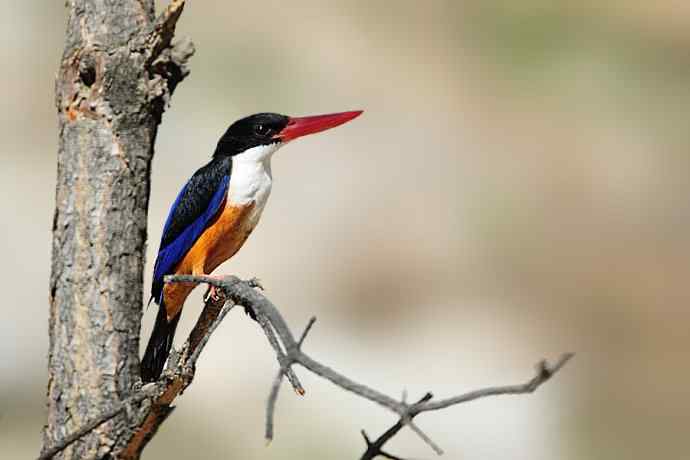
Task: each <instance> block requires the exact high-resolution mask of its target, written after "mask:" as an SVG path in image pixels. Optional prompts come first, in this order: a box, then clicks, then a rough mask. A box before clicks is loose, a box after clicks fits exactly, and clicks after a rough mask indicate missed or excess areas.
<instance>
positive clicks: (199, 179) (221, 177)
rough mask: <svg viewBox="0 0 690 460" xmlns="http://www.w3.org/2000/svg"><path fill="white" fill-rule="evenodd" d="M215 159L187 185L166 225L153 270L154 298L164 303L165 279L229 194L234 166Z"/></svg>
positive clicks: (174, 204)
mask: <svg viewBox="0 0 690 460" xmlns="http://www.w3.org/2000/svg"><path fill="white" fill-rule="evenodd" d="M218 166H219V165H214V164H213V162H211V163H209V164H208V165H206V166H205V167H203V168H201V169H200V170H199V171H197V172H196V173H195V174H194V176H192V178H191V179H190V180H189V181H188V182H187V183H186V184H185V186H184V187H183V188H182V190H181V191H180V193H179V194H178V195H177V198H176V199H175V202H174V203H173V205H172V207H171V208H170V212H169V213H168V218H167V219H166V221H165V226H164V228H163V236H162V237H161V245H160V249H158V257H156V264H155V267H154V271H153V283H152V286H151V297H152V298H153V299H155V301H156V303H158V304H160V303H161V300H162V293H163V278H164V277H165V275H169V274H171V273H172V272H173V271H174V269H175V266H176V265H177V264H178V263H179V262H180V261H181V260H182V259H183V258H184V256H185V254H187V251H189V250H190V249H191V247H192V246H193V245H194V243H195V242H196V240H197V239H198V238H199V237H200V236H201V234H202V233H203V232H204V230H206V228H207V227H208V225H209V223H210V222H211V221H212V220H213V218H214V217H215V216H216V215H217V214H218V212H219V211H220V208H221V205H222V204H223V202H224V201H225V197H226V196H227V192H228V186H229V183H230V174H229V173H230V168H229V165H226V167H225V168H223V167H222V166H223V165H220V166H221V167H218Z"/></svg>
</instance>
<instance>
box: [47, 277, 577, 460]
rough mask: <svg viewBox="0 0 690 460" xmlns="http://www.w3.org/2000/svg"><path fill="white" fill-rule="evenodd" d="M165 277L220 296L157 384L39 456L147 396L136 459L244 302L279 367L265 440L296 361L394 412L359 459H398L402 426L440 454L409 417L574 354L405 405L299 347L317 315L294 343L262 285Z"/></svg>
mask: <svg viewBox="0 0 690 460" xmlns="http://www.w3.org/2000/svg"><path fill="white" fill-rule="evenodd" d="M165 281H166V282H197V283H200V282H204V283H207V284H209V285H212V286H215V287H217V288H220V289H219V291H220V292H221V293H222V294H223V295H222V296H221V298H220V299H213V298H210V299H209V300H208V301H207V303H206V305H205V307H204V309H203V311H202V313H201V315H200V317H199V319H198V321H197V323H196V325H195V326H194V329H193V330H192V332H191V333H190V335H189V339H188V340H187V342H186V343H185V345H184V347H183V349H182V351H181V352H180V353H177V352H174V353H172V354H171V356H170V358H169V363H168V368H167V369H166V371H165V372H164V374H163V376H162V377H161V379H160V381H159V382H157V383H156V384H154V385H153V386H150V385H147V386H145V387H144V388H142V389H141V390H140V391H139V392H137V393H135V394H134V395H133V396H131V397H130V398H129V399H128V400H126V401H124V402H123V403H121V404H120V405H119V406H117V407H116V408H115V409H113V410H112V411H110V412H107V413H104V414H102V415H101V416H99V417H97V418H96V419H94V420H92V421H91V422H89V423H87V424H86V425H84V426H83V427H81V428H80V429H79V430H77V431H76V432H75V433H73V434H71V435H70V436H68V437H67V438H65V440H63V442H61V443H60V444H58V445H56V446H55V447H52V448H50V449H48V450H46V451H45V453H44V454H42V455H41V457H40V458H41V459H48V458H51V457H52V456H53V455H55V453H57V452H60V451H61V450H62V449H64V448H65V447H66V446H68V445H69V444H70V443H72V442H74V441H75V440H77V439H79V438H80V437H81V436H84V435H85V434H87V433H88V432H90V431H91V430H93V429H94V428H96V427H97V426H99V425H100V424H102V423H104V422H106V421H107V420H110V419H111V418H113V417H114V416H115V415H117V414H118V413H120V412H122V411H123V410H126V409H127V408H128V407H131V406H132V405H134V404H137V403H141V402H143V401H145V400H147V399H151V403H150V404H149V405H148V406H146V404H144V406H145V407H143V409H142V413H141V416H140V417H139V419H138V420H137V423H136V424H135V426H134V429H133V430H134V434H133V435H132V437H131V439H130V442H129V444H128V446H127V448H126V449H125V450H124V451H123V453H121V458H125V459H134V458H138V455H139V454H140V452H141V450H142V449H143V448H144V447H145V445H146V443H147V442H148V441H149V440H150V439H151V437H152V436H153V435H154V434H155V432H156V430H157V429H158V427H159V426H160V425H161V424H162V423H163V421H165V419H166V418H167V417H168V416H169V415H170V412H171V411H172V409H171V407H170V404H171V403H172V402H173V400H174V399H175V398H176V397H177V396H178V395H180V394H182V392H183V391H184V390H185V388H187V386H189V385H190V384H191V382H192V379H193V378H194V373H195V367H196V361H197V359H198V358H199V356H200V354H201V352H202V351H203V349H204V347H205V346H206V344H207V342H208V340H209V338H210V336H211V335H212V334H213V332H214V331H215V329H216V328H217V327H218V325H219V324H220V323H221V322H222V321H223V319H224V318H225V316H226V315H227V313H228V312H229V311H230V309H231V308H232V307H233V306H234V305H235V304H239V305H243V306H245V307H248V308H251V309H252V310H253V311H254V313H255V315H256V319H257V321H258V322H259V324H260V325H261V326H262V328H263V331H264V333H265V334H266V337H267V339H268V341H269V343H270V344H271V346H272V348H273V349H274V351H275V353H276V357H277V360H278V363H279V366H280V370H279V371H278V373H277V375H276V377H275V379H274V381H273V384H272V387H271V392H270V394H269V398H268V402H267V407H266V433H265V436H266V439H267V441H268V442H270V441H271V440H272V439H273V434H274V423H273V419H274V412H275V405H276V401H277V398H278V394H279V390H280V385H281V383H282V379H283V377H284V376H286V377H287V378H288V380H290V381H291V383H292V385H293V387H294V388H295V390H296V391H297V392H298V393H299V394H303V392H304V389H303V388H302V385H301V383H300V382H299V380H298V379H297V376H296V375H295V374H294V372H293V371H292V366H293V365H294V364H300V365H301V366H302V367H304V368H306V369H308V370H310V371H311V372H312V373H314V374H316V375H319V376H321V377H323V378H325V379H326V380H329V381H331V382H333V383H334V384H335V385H337V386H339V387H341V388H343V389H345V390H348V391H350V392H352V393H355V394H357V395H359V396H361V397H363V398H365V399H368V400H370V401H372V402H375V403H377V404H379V405H381V406H384V407H386V408H388V409H390V410H391V411H393V412H395V413H396V414H398V416H399V420H398V422H396V424H395V425H393V426H392V427H391V428H389V429H388V430H387V431H386V432H385V433H383V434H382V435H381V436H380V437H379V438H378V439H376V441H373V442H372V441H371V440H370V439H369V437H368V436H367V435H366V433H365V432H364V431H363V430H362V435H363V437H364V440H365V441H366V444H367V449H366V451H365V452H364V454H363V455H362V457H361V459H362V460H370V459H373V458H374V457H376V456H383V457H386V458H389V459H392V460H401V459H400V457H396V456H394V455H392V454H390V453H387V452H385V451H383V446H384V444H386V442H388V441H389V440H390V439H391V438H392V437H393V436H395V435H396V434H397V433H398V432H399V431H400V430H401V429H402V428H403V427H404V426H406V425H407V426H409V427H410V428H411V429H412V430H413V431H415V433H417V435H418V436H420V438H421V439H422V440H423V441H424V442H426V443H427V444H428V445H429V446H430V447H431V448H432V449H433V450H434V451H435V452H436V453H438V454H439V455H440V454H442V453H443V451H442V450H441V448H440V447H439V446H438V445H436V443H434V441H432V440H431V438H429V436H428V435H426V434H425V433H424V432H423V431H422V430H421V429H420V428H419V427H418V426H417V425H416V424H414V422H413V419H414V418H415V417H416V416H417V415H419V414H420V413H422V412H428V411H433V410H440V409H444V408H447V407H450V406H453V405H456V404H460V403H464V402H468V401H472V400H475V399H479V398H483V397H488V396H496V395H503V394H524V393H531V392H533V391H535V390H536V389H537V388H538V387H539V386H540V385H541V384H543V383H544V382H546V381H547V380H549V379H550V378H551V377H552V376H553V375H554V374H555V373H556V372H558V371H559V370H560V369H561V368H562V367H563V366H564V365H565V364H566V363H567V362H568V360H570V359H571V358H572V357H573V354H572V353H567V354H564V355H563V356H561V358H560V359H559V360H558V361H557V362H556V364H555V365H554V366H551V367H550V366H549V365H548V363H546V361H542V362H540V363H539V365H538V367H537V375H535V376H534V377H533V378H532V379H530V380H529V381H527V382H526V383H524V384H520V385H509V386H502V387H489V388H485V389H482V390H477V391H472V392H469V393H465V394H462V395H460V396H455V397H451V398H447V399H443V400H441V401H437V402H433V403H432V402H430V401H431V399H432V394H431V393H427V394H426V395H424V397H422V398H421V399H420V400H419V401H417V402H416V403H414V404H408V403H407V402H406V398H407V395H406V392H403V398H402V400H401V401H397V400H395V399H394V398H391V397H390V396H387V395H385V394H383V393H381V392H379V391H377V390H374V389H372V388H370V387H368V386H366V385H362V384H360V383H357V382H355V381H353V380H351V379H349V378H348V377H345V376H344V375H342V374H340V373H338V372H336V371H335V370H333V369H331V368H329V367H327V366H325V365H323V364H321V363H320V362H318V361H316V360H314V359H312V358H311V357H309V356H308V355H307V354H306V353H304V352H303V351H302V350H301V346H302V344H303V342H304V340H305V339H306V337H307V335H308V333H309V331H310V330H311V329H312V327H313V325H314V322H315V321H316V318H311V319H310V320H309V323H308V324H307V326H306V328H305V329H304V331H303V332H302V334H301V336H300V338H299V340H297V341H296V340H295V338H294V335H293V334H292V332H291V331H290V329H289V327H288V326H287V323H286V322H285V319H284V318H283V317H282V315H281V314H280V312H279V311H278V309H277V308H276V307H275V306H274V305H273V304H272V303H271V302H270V301H269V300H268V299H267V298H266V297H265V296H264V295H263V294H261V293H260V292H258V291H257V290H256V289H255V288H256V287H258V286H260V285H259V284H257V282H256V281H255V280H252V281H242V280H240V279H239V278H237V277H234V276H230V277H226V278H223V279H217V278H212V277H209V276H192V275H171V276H167V277H166V279H165ZM226 299H227V300H230V301H231V302H232V303H231V304H230V305H227V306H226ZM300 390H301V391H300Z"/></svg>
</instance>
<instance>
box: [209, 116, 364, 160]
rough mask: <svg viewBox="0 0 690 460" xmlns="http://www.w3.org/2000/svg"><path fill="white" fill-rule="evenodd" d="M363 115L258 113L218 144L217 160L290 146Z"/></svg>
mask: <svg viewBox="0 0 690 460" xmlns="http://www.w3.org/2000/svg"><path fill="white" fill-rule="evenodd" d="M361 114H362V111H361V110H355V111H351V112H339V113H328V114H325V115H312V116H309V117H288V116H286V115H280V114H277V113H257V114H256V115H250V116H248V117H247V118H243V119H241V120H237V121H236V122H235V123H233V124H232V125H230V127H229V128H228V130H227V131H225V134H223V137H221V138H220V140H219V141H218V147H216V152H215V153H214V154H213V156H214V157H217V156H233V155H237V154H240V153H242V152H244V151H246V150H247V149H251V148H252V147H258V146H260V145H269V144H275V143H278V142H281V143H285V142H290V141H292V140H294V139H297V138H299V137H302V136H307V135H309V134H314V133H320V132H321V131H325V130H327V129H331V128H335V127H336V126H340V125H342V124H343V123H347V122H348V121H350V120H352V119H353V118H356V117H358V116H359V115H361Z"/></svg>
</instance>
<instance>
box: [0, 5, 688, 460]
mask: <svg viewBox="0 0 690 460" xmlns="http://www.w3.org/2000/svg"><path fill="white" fill-rule="evenodd" d="M3 3H4V4H3V11H4V14H3V15H2V16H0V24H2V27H0V34H2V37H3V43H4V46H2V48H1V51H0V52H1V53H2V62H3V72H2V78H3V80H4V81H3V84H2V100H3V105H4V107H5V109H4V110H3V111H2V113H1V114H0V119H1V122H0V143H1V148H0V152H1V153H0V155H2V163H1V167H0V192H1V193H0V209H1V211H2V212H1V215H2V225H0V252H1V253H2V254H3V260H4V263H3V264H2V265H1V266H0V277H1V278H2V285H3V286H4V289H3V290H4V292H3V297H4V299H3V300H4V302H3V304H4V307H3V308H4V310H5V317H4V318H5V319H4V321H2V322H0V444H1V445H2V446H3V457H4V458H12V459H14V458H32V457H35V456H36V455H37V453H38V450H39V446H40V439H41V438H40V433H41V427H42V425H43V423H44V420H45V404H44V396H45V385H46V359H47V358H46V350H47V319H48V308H47V307H48V301H47V297H48V295H47V294H48V293H47V285H48V275H49V254H50V239H51V234H50V227H51V219H52V212H53V204H54V181H55V158H56V139H57V132H56V115H55V109H54V105H53V80H54V75H55V71H56V69H57V67H58V62H59V59H60V55H61V51H62V40H63V35H64V27H65V22H66V10H65V9H64V7H63V2H57V1H53V2H16V1H15V2H10V1H4V2H3ZM157 3H158V6H159V7H161V6H163V4H164V2H157ZM177 35H178V37H183V36H189V37H191V38H192V39H193V40H194V42H195V44H196V47H197V53H196V55H195V56H194V57H193V58H192V62H191V68H192V74H191V76H190V77H189V79H188V80H186V81H185V82H184V83H183V84H182V85H180V87H179V88H178V90H177V92H176V94H175V96H174V98H173V100H172V106H171V108H170V109H169V110H168V111H167V112H166V114H165V116H164V120H163V124H162V126H161V129H160V132H159V136H158V143H157V150H156V157H155V160H154V164H153V185H152V193H151V209H150V213H149V225H150V233H149V235H150V239H151V242H152V243H151V244H150V245H149V248H148V253H149V257H148V260H149V263H148V265H149V266H148V267H147V278H146V283H147V285H148V282H149V281H150V274H151V273H150V272H151V269H152V264H153V258H154V257H155V250H156V247H157V241H158V240H159V238H160V232H161V227H162V223H163V221H164V219H165V215H166V213H167V207H168V206H169V204H170V203H171V202H172V200H173V199H174V197H175V195H176V194H177V191H178V190H179V188H180V187H181V185H182V184H183V183H184V182H185V180H186V179H187V178H188V176H190V175H191V174H192V173H193V172H194V170H195V169H196V168H197V167H198V166H200V165H202V164H203V163H205V162H206V161H207V159H208V158H209V156H210V154H211V152H212V151H213V148H214V147H215V143H216V141H217V139H218V137H219V136H220V135H221V134H222V132H223V131H224V130H225V128H226V127H227V126H228V124H229V123H231V122H232V121H234V120H235V119H237V118H239V117H241V116H244V115H247V114H250V113H254V112H258V111H277V112H282V113H287V114H293V115H303V114H314V113H323V112H332V111H340V110H350V109H359V108H362V109H365V113H364V115H363V116H362V117H360V118H359V119H357V120H356V121H354V122H352V123H350V124H348V125H347V126H343V127H341V128H339V129H337V130H334V131H331V132H328V133H325V134H323V135H319V136H314V137H309V138H307V139H304V140H302V141H299V142H295V143H294V144H291V145H290V146H288V147H286V148H284V149H282V150H281V151H280V152H279V153H278V154H277V155H276V156H275V157H274V160H273V169H274V186H273V194H272V197H271V199H270V202H269V205H268V208H267V209H266V212H265V213H264V216H263V219H262V222H261V224H260V225H259V227H258V228H257V230H256V231H255V232H254V234H253V235H252V237H251V238H250V240H249V241H248V243H247V244H246V245H245V247H244V248H243V249H242V251H241V252H240V253H239V254H238V256H236V257H235V258H234V259H232V261H230V262H229V263H226V264H225V265H224V266H223V267H221V269H219V271H221V272H223V273H233V274H237V275H239V276H242V277H250V276H258V277H259V278H261V279H262V281H263V282H264V284H265V286H266V288H267V293H268V295H269V296H270V298H271V299H272V300H273V301H274V302H275V303H276V304H277V305H278V306H280V307H281V308H282V310H283V312H284V314H285V315H286V317H287V319H288V321H289V322H290V324H291V325H292V326H293V327H294V328H295V329H301V328H302V327H303V325H305V324H306V322H307V320H308V318H309V317H310V316H311V315H314V314H315V315H317V316H318V322H317V324H316V327H315V329H314V330H313V332H312V334H311V335H310V337H309V339H308V341H307V343H306V350H307V351H308V352H309V353H310V354H312V355H313V356H314V357H315V358H317V359H320V360H322V361H323V362H325V363H327V364H329V365H331V366H333V367H335V368H337V369H338V370H340V371H342V372H344V373H346V374H348V375H350V376H352V377H354V378H356V379H357V380H359V381H362V382H364V383H367V384H370V385H372V386H374V387H375V388H377V389H379V390H382V391H385V392H388V393H389V394H392V395H400V394H401V392H402V390H403V389H407V390H408V392H409V394H410V398H417V397H419V396H421V395H422V394H423V393H424V392H426V391H428V390H431V391H433V392H434V394H435V395H436V396H437V397H444V396H450V395H453V394H458V393H461V392H464V391H468V390H472V389H476V388H479V387H483V386H489V385H498V384H509V383H520V382H523V381H526V380H527V379H528V378H530V377H531V376H532V375H533V365H534V364H535V363H536V362H537V361H538V360H539V359H541V358H551V359H555V358H556V357H557V356H558V355H559V354H560V353H561V352H563V351H575V352H577V353H578V355H577V356H576V358H575V360H573V361H572V362H571V363H570V364H569V365H568V366H567V367H566V368H565V369H564V370H563V371H562V373H560V374H558V375H557V376H556V377H555V378H554V379H553V381H551V382H549V383H548V384H546V385H545V386H543V387H542V388H541V389H540V390H539V391H538V392H537V393H535V394H533V395H530V396H516V397H502V398H495V399H486V400H481V401H477V402H474V403H471V404H467V405H463V406H458V407H455V408H452V409H449V410H446V411H443V412H439V413H433V414H425V415H422V416H420V417H419V418H418V423H419V425H420V426H421V427H422V428H423V429H425V430H426V432H427V433H429V434H430V435H431V436H432V437H433V438H434V439H435V440H436V441H437V442H438V443H439V444H440V445H441V446H442V447H443V448H444V449H445V450H446V457H445V458H449V459H460V458H462V459H482V460H491V459H506V458H510V459H530V460H546V459H568V460H570V459H594V460H597V459H650V458H658V459H685V458H688V445H687V433H688V426H690V311H689V309H688V306H689V305H690V290H689V287H688V285H689V283H690V281H689V277H690V236H689V235H690V200H688V196H689V195H690V154H689V153H688V148H689V147H690V129H688V119H689V118H690V109H689V107H690V52H689V49H690V3H688V2H680V1H672V0H667V1H663V0H662V1H659V2H630V1H624V0H598V1H584V2H577V3H575V2H568V1H565V0H562V1H537V0H521V1H512V2H505V1H499V0H477V1H441V0H436V1H428V2H417V1H407V0H405V1H403V0H399V1H395V2H393V1H374V2H371V1H365V0H355V1H353V0H341V1H323V0H292V1H290V2H289V3H286V2H280V1H275V2H272V1H263V2H239V1H204V2H190V4H189V5H188V7H187V9H186V11H185V13H184V15H183V17H182V19H181V21H180V24H179V28H178V34H177ZM295 202H299V203H300V206H299V207H294V206H293V203H295ZM199 291H200V290H199ZM201 294H202V293H201V292H196V293H195V297H194V298H193V299H191V300H190V301H188V305H189V306H188V307H187V308H188V309H189V311H187V314H186V315H184V316H183V320H182V324H181V331H180V333H179V334H178V339H179V338H184V337H185V333H186V332H187V331H188V330H189V328H190V327H191V325H192V322H193V320H194V319H195V317H196V312H197V311H198V309H197V307H196V305H199V303H198V299H199V298H200V297H201ZM154 313H155V311H154V309H153V308H152V309H150V311H148V312H147V313H146V316H145V318H144V322H145V325H144V330H143V331H142V333H143V335H144V336H145V337H147V336H148V333H149V330H150V327H151V323H152V321H153V315H154ZM143 342H144V343H145V339H144V341H143ZM275 371H276V364H275V362H274V356H273V353H272V351H271V350H270V349H269V348H268V346H267V344H266V343H265V338H264V337H263V335H262V334H261V333H260V332H259V331H258V330H257V328H256V326H255V325H254V324H252V323H251V322H250V321H249V320H247V319H246V318H245V317H244V315H243V314H242V313H241V312H240V311H239V310H237V311H234V312H232V313H231V315H230V317H229V320H226V321H225V322H224V324H223V325H222V327H221V329H220V330H219V331H218V332H217V333H216V334H215V335H214V337H213V339H212V341H211V343H210V346H209V349H208V350H207V352H206V353H205V354H204V355H203V357H202V359H201V361H200V369H199V373H198V376H197V379H196V380H195V383H194V385H193V386H192V387H191V388H190V390H189V391H187V392H186V393H185V395H184V396H183V397H182V398H180V399H179V400H178V401H177V403H178V409H177V411H176V412H175V414H174V415H173V416H172V419H171V420H170V421H169V422H168V423H166V424H165V425H164V427H163V429H162V430H161V432H160V434H159V435H158V436H157V437H156V438H155V440H154V441H153V442H152V444H151V445H150V447H149V448H148V449H147V451H146V453H145V458H147V459H170V458H176V459H177V458H205V459H221V458H237V459H247V460H249V459H323V458H337V459H353V458H358V455H360V454H361V452H362V451H363V446H364V444H363V441H362V439H361V437H360V434H359V430H360V429H361V428H365V429H366V430H367V431H368V432H369V433H370V434H371V435H376V436H378V434H380V433H381V432H382V431H383V430H385V429H386V428H387V427H388V426H390V425H391V424H393V423H394V422H395V417H394V416H393V415H392V414H391V413H389V412H387V411H386V410H383V409H381V408H379V407H377V406H375V405H373V404H372V403H370V402H367V401H364V400H360V399H358V398H356V397H353V396H351V395H349V394H347V393H345V392H343V391H342V390H340V389H338V388H336V387H333V386H332V385H331V384H330V383H328V382H326V381H322V380H319V379H317V378H316V377H313V376H311V375H309V374H307V373H305V372H303V371H302V372H299V373H300V376H301V377H302V378H303V383H304V384H305V386H306V387H307V391H308V393H307V396H306V397H305V398H298V397H296V396H294V395H293V393H292V392H291V391H289V390H288V389H287V388H283V392H282V395H281V399H280V400H279V403H278V408H277V419H276V439H275V440H274V442H273V443H272V444H271V445H270V447H266V446H265V445H264V440H263V424H264V405H265V400H266V396H267V392H268V390H269V387H270V384H271V381H272V378H273V376H274V374H275ZM388 450H389V451H391V452H393V453H397V454H400V455H402V456H405V457H406V458H417V459H420V458H429V459H430V458H434V457H435V455H434V454H433V452H432V451H431V450H430V449H429V448H428V447H427V446H426V445H424V444H423V443H422V442H421V441H420V440H419V439H418V438H417V437H416V436H415V435H414V434H412V433H411V432H409V431H407V430H405V431H404V432H403V433H401V435H400V436H398V437H396V438H395V439H394V440H393V441H392V442H391V443H390V446H389V448H388Z"/></svg>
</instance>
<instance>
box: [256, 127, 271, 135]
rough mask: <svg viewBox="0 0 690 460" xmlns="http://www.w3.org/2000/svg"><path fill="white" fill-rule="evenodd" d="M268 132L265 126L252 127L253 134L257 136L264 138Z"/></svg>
mask: <svg viewBox="0 0 690 460" xmlns="http://www.w3.org/2000/svg"><path fill="white" fill-rule="evenodd" d="M269 131H270V128H269V127H268V126H266V125H261V124H259V125H256V126H255V127H254V132H255V133H256V134H258V135H259V136H265V135H266V134H268V132H269Z"/></svg>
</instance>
